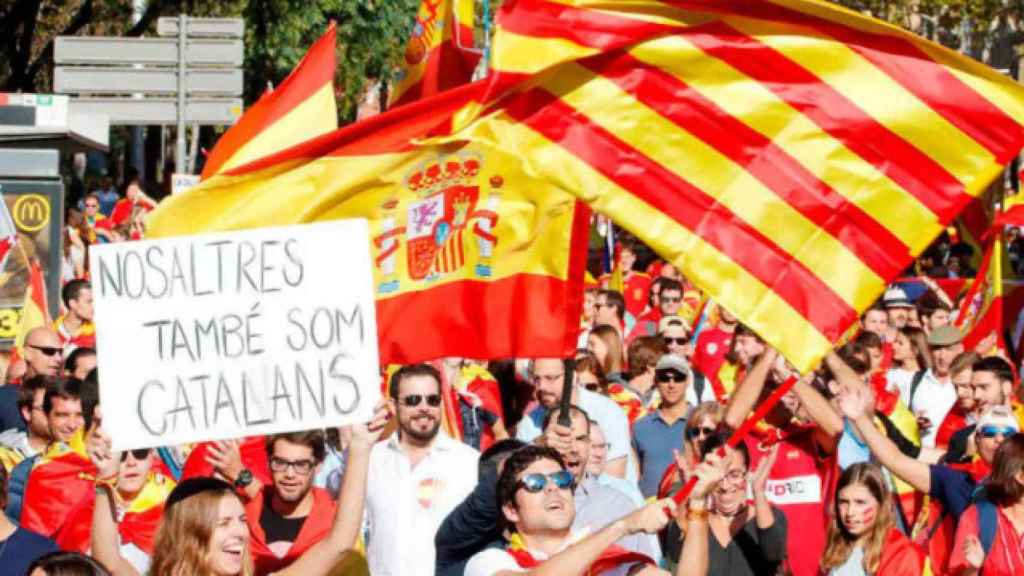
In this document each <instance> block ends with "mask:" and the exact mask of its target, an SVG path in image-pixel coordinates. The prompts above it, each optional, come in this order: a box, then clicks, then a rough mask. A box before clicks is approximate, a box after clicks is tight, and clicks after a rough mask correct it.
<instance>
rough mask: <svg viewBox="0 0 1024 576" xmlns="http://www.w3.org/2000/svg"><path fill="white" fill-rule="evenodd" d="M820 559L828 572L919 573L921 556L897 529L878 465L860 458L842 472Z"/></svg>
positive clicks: (893, 575) (899, 575) (898, 575)
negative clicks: (862, 460) (825, 542)
mask: <svg viewBox="0 0 1024 576" xmlns="http://www.w3.org/2000/svg"><path fill="white" fill-rule="evenodd" d="M834 512H835V514H834V515H833V518H832V520H831V521H830V522H829V526H828V539H827V544H826V546H825V553H824V555H823V557H822V560H821V571H822V573H823V574H827V575H829V576H840V575H842V576H853V575H865V576H866V575H869V574H871V575H876V576H919V575H920V574H921V573H922V571H923V570H924V554H923V553H922V552H921V551H920V550H919V549H918V548H917V547H916V546H914V544H913V543H912V542H911V541H910V540H909V539H908V538H907V537H906V536H904V535H903V533H902V532H900V531H899V530H898V529H897V528H896V510H895V508H894V507H893V499H892V495H891V493H890V491H889V484H888V482H886V480H885V476H884V475H883V474H882V469H881V468H879V467H878V466H877V465H875V464H871V463H867V462H861V463H858V464H854V465H852V466H850V467H849V468H847V469H846V470H843V473H842V475H841V476H840V477H839V483H838V484H837V486H836V498H835V502H834Z"/></svg>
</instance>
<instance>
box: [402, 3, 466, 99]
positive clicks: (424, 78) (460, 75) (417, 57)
mask: <svg viewBox="0 0 1024 576" xmlns="http://www.w3.org/2000/svg"><path fill="white" fill-rule="evenodd" d="M472 45H473V0H422V2H421V3H420V9H419V12H417V14H416V23H415V24H413V29H412V35H411V36H410V37H409V44H408V45H406V48H405V67H404V68H403V70H402V71H401V73H400V74H399V77H398V82H397V83H396V84H395V87H394V89H393V90H392V91H391V95H390V97H389V107H392V108H393V107H395V106H401V105H402V104H408V103H409V102H413V101H415V100H419V99H420V98H424V97H427V96H433V95H434V94H437V93H440V92H443V91H445V90H448V89H449V88H455V87H456V86H461V85H462V84H467V83H469V81H470V80H471V79H472V77H473V70H474V69H476V65H477V62H479V60H480V55H479V54H478V53H476V52H474V51H472V50H469V49H467V48H468V47H471V46H472Z"/></svg>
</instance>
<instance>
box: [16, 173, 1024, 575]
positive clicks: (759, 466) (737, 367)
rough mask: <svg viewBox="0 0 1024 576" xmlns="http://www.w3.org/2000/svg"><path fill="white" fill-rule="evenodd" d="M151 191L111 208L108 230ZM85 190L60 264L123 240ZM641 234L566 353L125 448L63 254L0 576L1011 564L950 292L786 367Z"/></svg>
mask: <svg viewBox="0 0 1024 576" xmlns="http://www.w3.org/2000/svg"><path fill="white" fill-rule="evenodd" d="M129 190H131V186H129ZM147 198H148V197H146V196H145V194H144V193H142V192H141V190H137V191H136V192H134V193H129V195H128V196H127V197H126V198H125V199H124V200H122V201H116V202H111V198H106V202H107V204H108V206H107V208H108V209H110V210H111V211H112V214H113V213H118V206H121V209H120V214H121V216H120V218H121V219H122V220H121V223H120V224H118V225H117V226H114V227H113V231H114V232H115V233H118V232H117V230H118V226H120V227H121V228H122V230H121V232H120V233H124V236H125V239H130V238H131V237H132V231H131V230H130V226H131V222H132V221H134V220H135V219H136V217H137V216H138V214H139V213H140V212H142V211H144V210H145V209H146V206H147V205H148V202H147ZM103 200H104V198H103V197H101V196H100V195H96V194H91V195H88V196H86V197H85V198H84V199H83V208H84V216H83V218H82V220H81V222H80V223H79V224H77V225H75V226H76V227H75V228H74V230H76V232H75V233H74V235H75V236H76V238H77V240H78V242H77V243H76V242H72V246H71V248H70V250H71V252H69V254H74V253H76V252H75V251H76V250H79V249H81V250H82V251H83V252H84V251H85V250H87V248H88V245H90V244H92V243H95V242H104V241H112V240H117V239H118V238H115V237H112V236H111V235H110V232H109V230H107V229H106V228H105V227H104V226H103V225H102V222H103V220H104V218H101V217H100V215H99V214H98V213H100V214H101V213H102V212H101V202H102V201H103ZM125 214H127V216H125ZM124 218H127V220H125V219H124ZM70 221H71V220H70V219H69V222H70ZM126 225H127V226H129V228H128V229H125V228H124V227H125V226H126ZM138 232H141V230H139V231H138ZM69 233H70V230H69ZM641 250H642V247H639V246H636V245H634V244H632V243H629V242H625V243H624V244H623V245H622V246H621V248H620V250H619V252H618V262H617V267H618V268H617V272H616V273H614V274H610V275H606V276H604V277H600V278H598V279H594V278H593V277H591V276H588V281H587V282H586V284H585V286H584V292H585V293H584V310H583V313H582V318H581V322H580V332H579V339H578V342H579V349H578V350H577V351H576V354H575V355H574V356H573V357H571V358H561V357H551V358H534V359H529V360H524V359H507V360H500V361H497V360H495V361H490V362H480V361H475V360H472V359H462V358H445V359H438V360H437V361H436V362H430V363H424V364H416V365H408V366H402V367H395V368H393V369H391V370H389V371H388V372H387V374H385V375H384V378H383V379H382V380H383V384H382V390H383V392H384V394H383V395H384V397H385V400H384V401H382V403H381V404H380V405H379V406H378V407H377V410H376V413H375V415H374V418H373V420H372V421H371V422H369V423H366V424H362V425H355V426H345V427H342V428H338V429H332V430H312V431H303V432H292V433H286V434H277V435H273V436H268V437H248V438H241V439H237V440H229V441H210V442H201V443H198V444H194V445H184V446H164V447H159V448H154V449H141V450H130V451H127V452H122V453H117V452H114V451H112V449H111V438H110V437H109V436H108V434H107V433H106V431H105V429H104V426H103V406H102V405H101V403H100V398H99V393H98V384H97V379H98V372H99V370H101V369H102V367H101V366H97V362H96V352H95V345H96V339H95V338H96V330H97V327H96V326H95V324H94V322H93V296H92V290H91V287H90V284H89V280H88V276H89V274H88V269H87V268H86V267H84V266H79V265H78V264H77V263H79V262H81V261H83V260H82V256H83V255H81V254H79V255H78V256H75V257H72V258H70V259H69V265H70V267H71V269H70V270H68V271H66V274H65V279H66V282H65V283H64V286H63V289H62V293H61V304H62V306H61V307H62V310H63V314H62V315H61V316H60V317H59V318H58V319H57V321H56V322H55V323H54V324H53V325H52V326H41V327H38V328H35V329H33V330H32V331H31V332H29V333H28V334H27V336H26V338H25V342H24V347H23V349H22V350H21V357H20V358H19V359H17V360H13V361H11V362H10V364H9V365H8V368H7V371H6V381H5V384H4V385H3V386H0V429H2V430H0V464H2V469H0V506H2V507H3V510H4V512H5V514H0V573H2V574H16V575H22V574H31V575H34V576H38V575H55V574H90V575H93V574H115V575H122V574H125V575H128V574H152V575H155V576H185V575H191V574H201V575H217V576H226V575H240V574H241V575H246V576H248V575H252V574H298V575H302V576H309V575H312V574H364V573H370V574H374V575H412V576H427V575H432V574H437V575H438V576H442V575H445V576H456V575H467V576H493V575H499V574H509V573H521V572H527V573H532V574H559V575H561V574H583V573H587V574H660V573H665V572H669V573H675V574H686V575H691V574H692V575H700V574H714V575H719V574H722V575H737V576H743V575H748V574H754V575H774V574H793V575H795V576H811V575H815V574H827V575H835V576H847V575H859V574H877V575H882V576H890V575H896V576H904V575H905V576H911V575H921V574H925V573H929V574H935V575H945V574H950V575H963V574H979V573H983V574H986V575H990V576H991V575H1004V574H1005V575H1010V574H1022V573H1024V435H1022V434H1021V433H1020V430H1021V426H1022V425H1024V405H1022V404H1021V403H1020V401H1019V396H1020V387H1019V385H1018V382H1019V380H1018V378H1017V374H1016V371H1015V369H1014V367H1013V364H1012V363H1011V362H1010V361H1009V360H1010V359H1009V358H1006V357H1005V352H1003V351H1002V349H1001V348H999V347H996V346H993V345H992V343H991V342H990V341H985V342H984V343H983V344H979V345H978V346H976V349H974V350H965V349H964V337H965V335H964V334H962V333H961V331H960V330H959V329H958V328H956V327H955V322H954V321H955V319H956V318H955V317H956V312H955V311H956V310H957V309H958V308H959V306H958V302H956V299H957V297H956V295H953V296H952V297H951V296H950V295H949V294H947V293H946V292H945V291H944V290H943V289H942V288H940V287H939V286H938V285H937V284H936V283H935V282H934V281H932V280H925V281H923V286H924V287H923V288H921V289H919V288H920V287H917V288H914V287H911V286H909V285H905V284H894V285H893V286H891V287H890V289H889V290H888V291H886V293H885V295H884V296H883V297H882V298H881V299H880V301H879V302H878V303H877V304H876V305H875V306H873V307H872V308H871V309H869V310H868V311H866V312H865V313H864V314H863V316H862V319H861V325H860V326H859V330H858V331H857V333H856V334H854V335H852V336H851V337H850V338H849V341H848V342H846V343H844V344H843V345H842V346H840V347H838V348H837V349H836V350H834V351H833V352H831V353H830V354H829V355H828V356H827V358H826V359H825V361H824V363H823V364H822V366H821V367H820V368H819V369H818V370H816V371H814V372H811V373H808V374H804V375H801V374H799V373H797V372H796V371H795V370H794V369H793V368H792V366H790V365H789V364H788V363H787V362H786V361H785V359H784V358H782V357H781V356H780V355H779V354H778V353H777V352H776V351H775V350H774V349H772V348H771V347H770V346H768V345H767V344H766V343H765V341H764V340H763V339H762V338H761V337H760V336H759V335H758V334H756V333H754V332H753V331H752V330H750V329H749V328H747V327H745V326H744V325H743V324H742V323H740V321H739V320H738V319H737V317H736V316H735V315H733V314H732V313H730V311H729V310H727V309H725V308H724V307H721V306H718V305H716V304H715V303H714V302H712V301H710V300H709V299H708V298H707V297H706V296H705V295H704V294H702V293H701V291H700V290H699V289H697V288H696V287H695V286H692V285H691V284H690V283H689V282H688V281H687V279H686V278H684V277H683V276H682V275H681V274H680V272H679V271H678V270H677V269H676V268H675V267H673V266H672V265H671V264H669V263H665V262H660V261H657V260H654V261H653V262H652V263H651V264H650V266H646V267H644V270H641V269H640V268H641V267H640V266H639V264H638V257H637V256H638V252H640V251H641ZM936 254H937V253H936V252H935V251H934V250H933V251H931V252H929V253H928V254H926V259H927V258H933V259H934V258H940V259H941V260H942V263H941V264H942V266H945V267H947V269H948V268H955V269H956V270H963V269H964V268H963V266H962V264H954V265H952V266H949V263H950V262H952V259H955V258H956V257H957V252H956V251H955V250H947V251H946V252H945V253H942V254H941V255H938V256H937V255H936ZM924 264H925V267H926V268H928V269H929V270H931V271H934V269H935V268H937V267H939V263H938V262H935V261H926V262H924ZM99 329H100V330H102V327H99ZM567 384H568V385H567ZM566 390H568V391H569V392H568V393H569V397H568V398H564V396H565V394H566ZM776 397H779V398H781V399H780V400H779V401H778V402H777V403H776V404H775V405H774V406H773V407H772V408H771V410H770V411H768V412H767V414H766V415H765V416H764V418H762V419H761V420H759V421H757V422H753V423H748V422H746V420H747V419H748V418H749V417H750V415H751V413H752V412H754V411H755V409H756V408H758V407H760V406H762V405H763V403H765V402H766V400H768V399H769V398H772V399H774V398H776ZM452 413H457V414H459V415H460V416H459V418H457V421H456V422H452V421H451V420H450V417H449V415H450V414H452ZM740 429H742V430H744V431H749V432H748V433H745V434H744V435H743V437H742V438H741V439H739V441H737V438H733V434H734V433H735V432H736V431H737V430H740Z"/></svg>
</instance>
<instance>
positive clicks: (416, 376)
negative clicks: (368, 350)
mask: <svg viewBox="0 0 1024 576" xmlns="http://www.w3.org/2000/svg"><path fill="white" fill-rule="evenodd" d="M389 395H390V397H391V400H390V402H391V409H392V411H393V412H394V413H395V415H396V417H397V418H396V419H397V421H398V433H397V434H394V435H392V436H391V438H389V439H388V441H387V442H383V443H379V444H377V445H376V446H375V447H374V448H373V452H372V453H371V454H370V469H369V482H368V488H367V493H366V515H367V518H368V520H369V524H370V528H369V529H370V537H369V544H368V545H367V549H366V552H367V561H368V562H369V566H370V573H371V574H374V575H381V576H389V575H398V574H401V575H403V576H406V575H409V576H429V575H433V573H434V560H435V548H434V534H435V533H436V532H437V530H438V528H439V527H440V526H441V522H442V521H443V520H444V518H445V516H447V515H448V513H449V512H451V511H452V510H453V509H454V508H455V507H456V506H457V505H458V504H459V503H460V502H462V500H463V499H464V498H465V497H466V496H467V495H468V494H469V493H470V492H472V490H473V488H474V486H476V482H477V462H478V460H479V458H480V453H479V452H477V451H476V450H474V449H473V448H470V447H469V446H467V445H465V444H463V443H462V442H458V441H456V440H454V439H452V438H451V437H449V436H448V435H447V434H439V431H440V426H441V375H440V374H439V373H438V371H437V370H436V369H435V368H434V367H432V366H429V365H426V364H415V365H411V366H404V367H402V368H401V369H399V370H398V371H397V372H395V374H394V376H392V378H391V382H390V386H389Z"/></svg>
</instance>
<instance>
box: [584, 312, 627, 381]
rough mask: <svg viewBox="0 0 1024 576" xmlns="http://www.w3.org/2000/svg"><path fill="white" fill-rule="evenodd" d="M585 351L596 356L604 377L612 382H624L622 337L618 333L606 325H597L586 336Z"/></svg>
mask: <svg viewBox="0 0 1024 576" xmlns="http://www.w3.org/2000/svg"><path fill="white" fill-rule="evenodd" d="M587 350H590V351H591V352H593V353H594V356H597V361H598V362H600V363H601V369H602V370H603V371H604V374H605V377H606V378H607V379H608V380H609V381H613V382H620V383H623V382H625V381H626V380H625V375H624V372H625V370H623V367H622V364H623V361H624V360H625V352H624V349H623V347H622V336H621V335H619V331H618V330H616V329H615V327H613V326H609V325H608V324H598V325H597V326H594V328H593V330H591V331H590V335H589V336H587Z"/></svg>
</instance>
